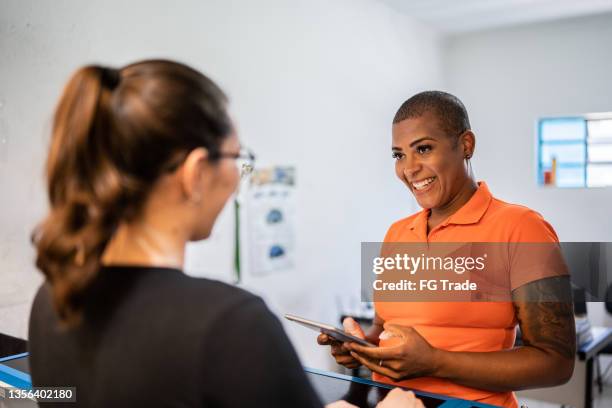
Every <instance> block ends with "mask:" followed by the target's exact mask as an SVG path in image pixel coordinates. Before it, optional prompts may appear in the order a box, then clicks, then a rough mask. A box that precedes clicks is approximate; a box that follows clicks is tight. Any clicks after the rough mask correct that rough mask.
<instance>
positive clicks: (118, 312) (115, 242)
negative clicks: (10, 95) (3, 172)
mask: <svg viewBox="0 0 612 408" xmlns="http://www.w3.org/2000/svg"><path fill="white" fill-rule="evenodd" d="M243 157H245V155H244V154H243V153H242V152H241V149H240V144H239V142H238V138H237V136H236V133H235V131H234V129H233V126H232V122H231V120H230V119H229V117H228V115H227V112H226V98H225V96H224V95H223V93H222V91H221V90H220V89H219V88H218V87H217V86H216V85H215V84H214V83H213V82H212V81H211V80H209V79H208V78H206V77H205V76H204V75H202V74H201V73H199V72H197V71H195V70H193V69H191V68H189V67H187V66H185V65H181V64H178V63H174V62H170V61H144V62H140V63H136V64H132V65H128V66H126V67H124V68H122V69H120V70H115V69H112V68H103V67H99V66H88V67H84V68H82V69H80V70H78V71H77V72H76V73H75V74H74V75H73V77H72V78H71V79H70V81H69V83H68V84H67V86H66V88H65V90H64V93H63V95H62V97H61V100H60V102H59V106H58V108H57V111H56V114H55V118H54V123H53V135H52V140H51V146H50V151H49V156H48V161H47V166H46V176H47V188H48V194H49V205H50V208H49V213H48V215H47V217H46V218H45V219H44V220H43V221H42V223H41V224H40V225H39V227H38V228H37V229H36V230H35V231H34V234H33V240H34V243H35V245H36V249H37V260H36V264H37V266H38V268H39V269H40V270H41V271H42V273H43V274H44V276H45V282H44V283H43V285H42V286H41V288H40V289H39V291H38V293H37V295H36V298H35V301H34V304H33V308H32V313H31V317H30V342H29V347H30V365H31V372H32V381H33V383H34V385H35V386H45V387H48V386H62V387H67V386H70V387H76V401H77V403H76V406H79V407H94V406H95V407H149V406H177V407H178V406H181V407H199V406H224V407H239V406H249V405H253V404H254V405H258V406H269V407H273V406H293V407H298V406H303V407H315V406H320V402H319V400H318V398H317V396H316V394H315V393H314V391H313V389H312V388H311V386H310V384H309V382H308V380H307V378H306V376H305V374H304V372H303V370H302V367H301V366H300V363H299V361H298V358H297V356H296V354H295V352H294V350H293V348H292V347H291V345H290V343H289V341H288V339H287V337H286V335H285V333H284V332H283V330H282V326H281V325H280V323H279V322H278V320H277V319H276V318H275V317H274V316H273V315H272V314H271V312H270V311H269V310H268V309H267V307H266V306H265V304H264V303H263V301H262V300H261V299H259V298H258V297H256V296H254V295H252V294H249V293H247V292H245V291H242V290H240V289H238V288H235V287H231V286H229V285H225V284H222V283H220V282H216V281H211V280H207V279H196V278H191V277H188V276H187V275H185V274H184V273H182V270H181V269H182V266H183V254H184V249H185V245H186V243H187V242H188V241H191V240H199V239H204V238H207V237H208V236H209V234H210V232H211V229H212V227H213V224H214V221H215V219H216V218H217V216H218V214H219V212H220V211H221V209H222V208H223V206H224V205H225V203H226V201H227V200H228V199H229V198H230V196H231V195H232V193H233V192H234V190H235V189H236V187H237V185H238V182H239V178H240V174H239V168H238V166H237V165H236V160H237V159H240V158H243ZM236 389H239V391H240V392H236ZM73 406H74V405H73Z"/></svg>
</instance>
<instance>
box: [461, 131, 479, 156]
mask: <svg viewBox="0 0 612 408" xmlns="http://www.w3.org/2000/svg"><path fill="white" fill-rule="evenodd" d="M461 146H462V147H463V157H464V158H465V159H471V158H472V156H473V155H474V148H475V147H476V135H474V132H472V131H471V130H468V131H466V132H464V133H463V134H462V135H461Z"/></svg>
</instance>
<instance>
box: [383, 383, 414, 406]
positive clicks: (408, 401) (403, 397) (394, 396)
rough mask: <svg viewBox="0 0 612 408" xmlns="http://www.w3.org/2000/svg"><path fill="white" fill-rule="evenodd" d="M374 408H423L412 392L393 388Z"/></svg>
mask: <svg viewBox="0 0 612 408" xmlns="http://www.w3.org/2000/svg"><path fill="white" fill-rule="evenodd" d="M376 408H424V406H423V402H422V401H421V400H420V399H418V398H417V397H416V396H415V395H414V393H413V392H412V391H404V390H402V389H400V388H394V389H393V390H391V392H389V394H387V396H386V397H385V399H383V400H382V401H381V402H379V403H378V405H376Z"/></svg>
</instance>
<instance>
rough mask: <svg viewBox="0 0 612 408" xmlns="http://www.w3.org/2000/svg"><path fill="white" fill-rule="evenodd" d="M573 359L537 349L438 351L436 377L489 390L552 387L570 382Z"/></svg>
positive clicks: (436, 355)
mask: <svg viewBox="0 0 612 408" xmlns="http://www.w3.org/2000/svg"><path fill="white" fill-rule="evenodd" d="M573 367H574V359H573V358H572V359H568V358H565V357H562V356H559V355H552V354H550V353H549V352H547V351H544V350H540V349H537V348H534V347H528V346H524V347H516V348H514V349H511V350H504V351H496V352H451V351H444V350H436V353H435V371H434V374H433V376H434V377H439V378H444V379H447V380H450V381H452V382H455V383H458V384H462V385H465V386H469V387H475V388H480V389H486V390H490V391H498V392H502V391H513V390H520V389H526V388H538V387H549V386H554V385H558V384H562V383H564V382H567V381H568V380H569V378H570V377H571V375H572V372H573Z"/></svg>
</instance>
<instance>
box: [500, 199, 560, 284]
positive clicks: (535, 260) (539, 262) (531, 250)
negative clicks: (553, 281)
mask: <svg viewBox="0 0 612 408" xmlns="http://www.w3.org/2000/svg"><path fill="white" fill-rule="evenodd" d="M509 242H510V243H509V263H510V284H511V289H512V290H514V289H516V288H518V287H520V286H523V285H525V284H527V283H530V282H534V281H537V280H540V279H546V278H551V277H556V276H565V275H568V274H569V273H568V270H567V266H566V265H565V262H564V260H563V255H562V254H561V248H560V246H559V238H558V237H557V234H556V232H555V230H554V229H553V227H552V226H551V225H550V224H549V223H548V222H546V220H544V218H543V217H542V216H541V215H540V214H538V213H537V212H535V211H532V210H526V211H525V213H523V214H522V215H521V216H520V217H519V218H518V219H517V222H516V226H515V228H514V229H513V231H512V233H511V235H510V237H509Z"/></svg>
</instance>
